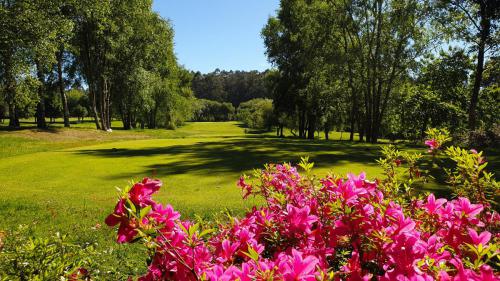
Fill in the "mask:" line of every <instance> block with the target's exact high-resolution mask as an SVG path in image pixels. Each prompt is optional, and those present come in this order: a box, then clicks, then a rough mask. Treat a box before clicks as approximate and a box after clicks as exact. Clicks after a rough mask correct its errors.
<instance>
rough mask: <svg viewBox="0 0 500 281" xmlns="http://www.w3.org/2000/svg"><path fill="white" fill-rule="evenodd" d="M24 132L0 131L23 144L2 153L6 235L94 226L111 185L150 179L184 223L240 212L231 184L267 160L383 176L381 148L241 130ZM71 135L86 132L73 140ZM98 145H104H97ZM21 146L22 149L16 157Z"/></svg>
mask: <svg viewBox="0 0 500 281" xmlns="http://www.w3.org/2000/svg"><path fill="white" fill-rule="evenodd" d="M71 130H73V131H71ZM28 132H30V133H29V134H28V133H26V131H20V132H16V133H15V134H13V133H12V132H0V139H2V138H3V139H4V142H5V143H7V142H8V141H6V139H9V138H11V139H12V138H13V137H14V136H15V138H17V139H14V140H10V141H9V143H10V144H11V147H10V148H9V151H8V152H6V151H3V153H4V154H9V155H7V156H6V157H2V158H0V228H1V229H9V228H12V227H14V226H15V225H17V224H34V229H35V230H36V232H47V231H62V232H73V231H74V230H76V229H83V230H85V229H89V228H91V227H92V226H94V225H95V224H97V223H102V221H103V219H104V218H105V215H106V214H107V213H109V212H110V211H111V210H112V207H113V204H114V203H115V199H116V196H117V191H116V189H115V187H124V186H126V185H127V184H128V182H130V181H131V180H140V179H141V178H143V177H146V176H149V177H152V176H155V177H157V178H160V179H161V180H162V181H163V182H164V187H163V189H162V191H161V192H160V194H159V197H158V198H159V199H160V200H161V201H162V202H165V203H170V204H172V205H173V206H174V207H175V208H176V209H178V210H179V211H181V212H182V214H183V215H186V216H190V217H192V216H194V215H195V214H196V215H200V216H202V217H210V216H211V215H212V214H213V213H215V212H219V211H224V210H226V209H228V210H231V211H232V212H235V213H242V212H243V211H244V210H245V209H246V208H248V207H250V206H251V205H253V204H255V203H258V202H257V201H254V200H253V199H250V200H247V201H243V200H241V193H240V190H239V189H238V188H237V187H236V184H235V183H236V181H237V180H238V178H239V176H240V175H241V174H243V173H251V172H252V170H253V169H255V168H261V167H262V166H263V165H264V164H265V163H269V162H273V163H278V162H292V163H296V162H298V161H299V160H300V156H309V157H310V159H311V160H312V161H313V162H315V163H316V167H317V168H316V170H315V172H316V173H317V174H318V175H325V174H326V173H327V172H328V171H334V172H335V173H339V174H345V173H347V172H348V171H352V172H360V171H366V172H367V173H368V174H369V175H370V176H377V175H379V173H380V172H381V171H380V169H379V168H378V166H377V165H376V163H375V159H376V158H377V157H378V150H379V146H378V145H369V144H357V143H348V142H335V141H330V142H325V141H313V142H311V141H305V140H295V139H279V138H274V137H272V135H269V134H268V135H257V134H245V131H244V129H243V128H241V127H240V126H238V124H236V123H191V124H188V125H186V126H185V127H183V128H180V129H178V130H177V131H160V130H158V131H156V133H155V131H147V132H146V131H144V132H140V131H133V132H130V133H128V134H126V132H123V131H115V132H113V133H111V134H108V135H103V136H100V134H101V133H100V132H99V133H97V134H99V136H98V137H93V138H89V139H85V138H84V137H83V136H87V134H96V132H94V131H92V130H83V129H70V130H54V131H53V132H51V133H45V132H33V131H28ZM69 132H72V134H74V132H78V134H80V135H77V136H76V139H75V138H73V139H72V138H71V137H68V136H67V135H68V133H69ZM37 134H39V135H40V137H41V139H37ZM43 134H52V135H49V136H48V137H47V136H43ZM104 134H106V133H104ZM109 135H112V136H109ZM141 138H142V139H141ZM144 138H146V139H144ZM130 139H133V140H130ZM96 142H97V143H100V144H97V145H91V144H92V143H96ZM16 143H17V145H16ZM26 144H28V145H26ZM37 145H38V146H37ZM80 145H81V146H80ZM6 147H7V146H6ZM16 147H17V148H18V149H19V150H20V151H21V152H19V153H14V152H13V150H15V148H16ZM26 147H27V148H26ZM51 147H53V149H50V148H51ZM66 147H70V148H66ZM40 148H43V149H40ZM39 150H41V151H39ZM30 151H33V152H30ZM11 155H12V156H11Z"/></svg>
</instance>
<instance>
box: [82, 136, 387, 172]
mask: <svg viewBox="0 0 500 281" xmlns="http://www.w3.org/2000/svg"><path fill="white" fill-rule="evenodd" d="M76 153H79V154H84V155H91V156H95V157H104V158H131V161H134V160H133V158H134V157H147V156H164V157H165V158H164V160H161V161H158V163H154V164H149V165H147V166H144V170H143V171H141V172H139V173H138V174H139V175H147V174H151V172H152V171H153V170H154V171H155V172H156V174H157V175H158V176H170V175H179V174H187V173H191V174H197V175H209V174H214V173H220V174H224V173H235V172H237V173H242V172H244V171H248V170H251V169H254V168H261V167H262V166H263V165H264V164H266V163H283V162H291V163H293V164H296V163H297V162H298V161H300V157H301V156H309V157H310V159H311V161H312V162H314V163H315V166H316V167H320V168H321V167H325V168H328V167H332V166H335V165H339V164H341V163H355V164H359V165H363V166H376V162H375V159H377V158H378V157H379V156H380V154H379V147H378V146H374V145H370V144H354V143H346V142H325V141H313V142H311V141H303V140H290V139H267V138H250V139H249V138H246V139H230V140H222V141H219V142H198V143H195V144H189V145H173V146H166V147H152V148H142V149H129V148H111V149H96V150H79V151H77V152H76ZM130 176H131V175H130V173H128V174H125V173H124V174H115V175H110V176H109V177H110V178H113V179H118V178H129V177H130Z"/></svg>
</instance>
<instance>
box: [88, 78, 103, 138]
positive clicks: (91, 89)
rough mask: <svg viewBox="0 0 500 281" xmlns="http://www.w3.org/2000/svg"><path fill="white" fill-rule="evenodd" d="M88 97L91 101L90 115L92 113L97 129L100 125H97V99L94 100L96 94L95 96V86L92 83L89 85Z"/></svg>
mask: <svg viewBox="0 0 500 281" xmlns="http://www.w3.org/2000/svg"><path fill="white" fill-rule="evenodd" d="M89 98H90V100H91V101H92V106H91V110H92V115H94V122H95V127H96V129H97V130H100V129H101V126H100V125H99V115H98V114H97V101H96V96H95V87H93V85H89Z"/></svg>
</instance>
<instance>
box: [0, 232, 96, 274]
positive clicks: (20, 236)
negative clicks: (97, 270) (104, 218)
mask: <svg viewBox="0 0 500 281" xmlns="http://www.w3.org/2000/svg"><path fill="white" fill-rule="evenodd" d="M27 232H28V229H27V227H26V226H20V227H19V228H18V229H17V230H16V231H14V232H12V233H9V234H6V233H0V251H1V252H0V253H1V255H0V280H75V281H76V280H90V279H89V278H90V275H89V272H88V271H87V270H86V269H85V267H88V266H89V265H90V263H91V259H90V257H91V256H92V255H93V254H94V248H93V246H92V245H83V246H81V245H76V244H72V243H69V242H68V241H67V236H66V235H60V234H59V233H56V235H54V236H53V237H49V238H33V237H29V235H28V233H27Z"/></svg>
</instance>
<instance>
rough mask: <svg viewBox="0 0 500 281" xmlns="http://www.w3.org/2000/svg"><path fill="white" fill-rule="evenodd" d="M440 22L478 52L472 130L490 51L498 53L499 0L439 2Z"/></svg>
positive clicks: (471, 107)
mask: <svg viewBox="0 0 500 281" xmlns="http://www.w3.org/2000/svg"><path fill="white" fill-rule="evenodd" d="M436 7H437V11H438V17H437V19H438V22H440V24H441V26H442V27H444V30H445V31H447V32H448V34H449V35H450V37H451V38H453V39H455V40H458V41H462V42H465V43H467V44H469V46H470V47H471V49H472V50H475V51H476V52H477V62H476V69H475V74H474V75H475V76H474V77H475V78H474V85H473V87H472V92H471V96H470V102H469V112H468V114H469V121H468V125H469V130H471V131H472V130H474V129H476V127H477V106H478V102H479V92H480V90H481V83H482V79H483V71H484V62H485V58H486V57H487V53H488V51H491V52H493V53H494V52H495V51H498V40H499V34H498V32H499V31H500V29H499V24H500V2H499V1H497V0H446V1H436Z"/></svg>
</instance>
